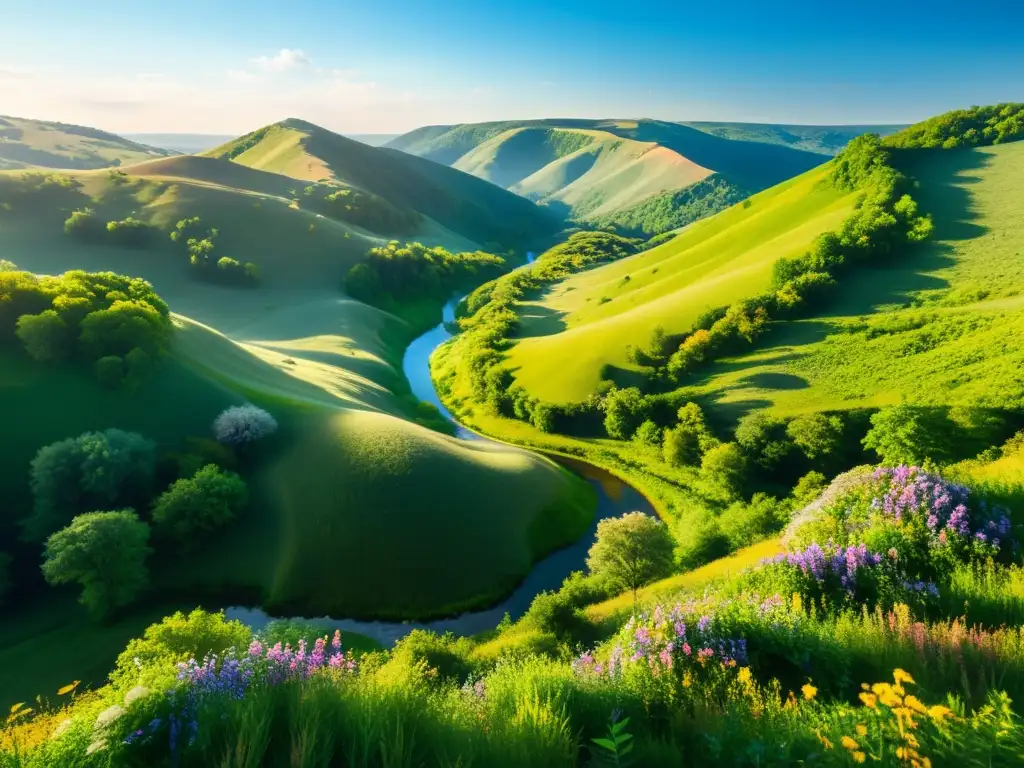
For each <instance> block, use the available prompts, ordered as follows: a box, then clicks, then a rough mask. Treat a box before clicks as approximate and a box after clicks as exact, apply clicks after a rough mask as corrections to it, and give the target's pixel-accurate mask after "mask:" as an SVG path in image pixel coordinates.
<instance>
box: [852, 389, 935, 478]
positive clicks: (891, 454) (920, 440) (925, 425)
mask: <svg viewBox="0 0 1024 768" xmlns="http://www.w3.org/2000/svg"><path fill="white" fill-rule="evenodd" d="M935 421H936V419H935V418H934V417H933V415H932V414H930V413H928V412H926V411H925V410H924V409H921V408H915V407H913V406H911V405H907V404H906V403H900V404H899V405H892V406H889V407H888V408H883V409H882V410H880V411H879V412H878V413H876V414H874V415H873V416H872V417H871V429H870V430H869V431H868V433H867V435H865V436H864V441H863V443H864V447H865V448H870V449H871V450H873V451H874V452H875V453H877V454H878V457H879V458H880V459H881V460H882V463H883V464H888V465H891V466H896V465H898V464H920V463H922V462H923V461H924V460H925V459H926V458H932V459H939V458H941V457H942V455H943V454H944V453H945V450H944V448H943V446H942V444H941V443H942V438H943V436H942V434H941V429H940V428H939V425H937V424H936V423H935Z"/></svg>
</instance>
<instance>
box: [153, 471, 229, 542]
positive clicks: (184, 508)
mask: <svg viewBox="0 0 1024 768" xmlns="http://www.w3.org/2000/svg"><path fill="white" fill-rule="evenodd" d="M248 498H249V492H248V490H247V489H246V487H245V481H244V480H242V478H241V477H239V476H238V475H236V474H235V473H234V472H225V471H224V470H222V469H220V467H218V466H217V465H215V464H208V465H206V466H205V467H203V468H202V469H200V470H199V471H198V472H196V473H195V475H193V476H192V477H190V478H186V479H182V480H178V481H176V482H175V483H174V484H172V485H171V487H170V488H168V489H167V490H166V491H164V492H163V493H162V494H161V495H160V498H158V499H157V500H156V503H155V504H154V505H153V522H154V523H155V524H156V525H157V527H158V528H159V529H163V530H166V531H167V532H168V533H170V534H171V535H172V536H174V537H175V538H176V539H178V541H179V542H181V543H182V545H183V546H188V545H189V544H190V543H192V542H194V541H196V540H197V539H198V538H201V537H202V535H203V534H207V533H210V532H212V531H215V530H217V529H218V528H221V527H223V526H224V525H226V524H227V523H229V522H231V521H232V520H234V519H235V517H236V516H237V515H238V513H239V512H240V511H241V510H242V508H243V507H244V506H245V504H246V503H247V501H248Z"/></svg>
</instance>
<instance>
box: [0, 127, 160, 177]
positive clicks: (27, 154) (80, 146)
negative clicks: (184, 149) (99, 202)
mask: <svg viewBox="0 0 1024 768" xmlns="http://www.w3.org/2000/svg"><path fill="white" fill-rule="evenodd" d="M174 154H177V153H176V152H174V151H172V150H168V149H158V148H156V147H152V146H148V145H146V144H139V143H137V142H134V141H130V140H128V139H126V138H123V137H121V136H116V135H115V134H113V133H107V132H106V131H101V130H98V129H96V128H88V127H85V126H82V125H69V124H67V123H52V122H47V121H45V120H27V119H25V118H21V117H9V116H6V115H0V170H14V169H18V168H68V169H77V170H88V169H92V168H110V167H116V166H121V165H130V164H132V163H138V162H140V161H143V160H147V159H150V158H154V157H167V156H170V155H174Z"/></svg>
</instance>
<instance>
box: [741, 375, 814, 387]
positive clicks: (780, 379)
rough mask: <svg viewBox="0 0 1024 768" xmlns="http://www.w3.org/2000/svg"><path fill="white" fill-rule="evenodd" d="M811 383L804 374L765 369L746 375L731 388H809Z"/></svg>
mask: <svg viewBox="0 0 1024 768" xmlns="http://www.w3.org/2000/svg"><path fill="white" fill-rule="evenodd" d="M810 386H811V385H810V383H809V382H808V381H807V379H805V378H804V377H802V376H794V375H793V374H791V373H772V372H770V371H765V372H763V373H754V374H751V375H750V376H744V377H743V378H742V379H740V380H739V381H737V382H736V383H735V384H734V385H733V386H732V387H730V389H747V388H748V387H754V388H756V389H789V390H792V389H807V388H808V387H810Z"/></svg>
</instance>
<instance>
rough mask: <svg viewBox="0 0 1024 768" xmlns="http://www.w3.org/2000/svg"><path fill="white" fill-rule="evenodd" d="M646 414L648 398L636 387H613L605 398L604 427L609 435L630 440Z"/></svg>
mask: <svg viewBox="0 0 1024 768" xmlns="http://www.w3.org/2000/svg"><path fill="white" fill-rule="evenodd" d="M646 415H647V403H646V400H645V398H644V396H643V395H642V394H641V393H640V390H639V389H637V388H636V387H628V388H627V389H613V390H611V391H610V392H609V393H608V395H607V397H606V398H605V417H604V429H605V432H607V433H608V437H611V438H614V439H616V440H629V439H630V438H631V437H632V436H633V433H634V432H636V430H637V427H639V426H640V424H641V423H642V422H643V421H644V419H645V418H646Z"/></svg>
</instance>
